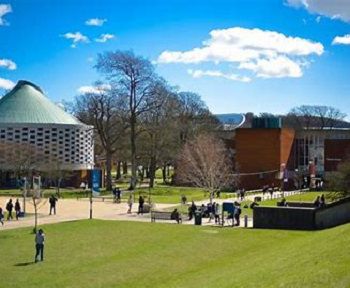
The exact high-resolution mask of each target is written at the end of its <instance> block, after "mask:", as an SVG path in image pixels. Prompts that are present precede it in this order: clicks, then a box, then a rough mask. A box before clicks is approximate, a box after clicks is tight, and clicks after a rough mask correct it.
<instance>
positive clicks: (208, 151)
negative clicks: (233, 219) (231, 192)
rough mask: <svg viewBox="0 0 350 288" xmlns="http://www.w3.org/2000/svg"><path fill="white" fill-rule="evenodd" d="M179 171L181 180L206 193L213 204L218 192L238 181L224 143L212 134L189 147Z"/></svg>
mask: <svg viewBox="0 0 350 288" xmlns="http://www.w3.org/2000/svg"><path fill="white" fill-rule="evenodd" d="M177 167H178V168H177V170H176V175H177V179H179V180H180V181H182V182H183V183H188V184H192V185H195V186H197V187H201V188H204V189H206V190H207V191H208V192H209V193H210V202H211V203H212V201H213V198H214V196H215V193H216V192H218V191H220V190H221V189H222V188H226V187H230V186H232V185H233V184H234V183H235V182H236V181H237V180H238V179H237V176H236V175H235V174H234V173H233V172H234V171H233V163H232V158H231V157H230V155H229V152H228V150H227V148H226V147H225V145H224V143H223V142H222V141H221V140H219V139H217V138H216V137H214V136H212V135H209V134H204V135H199V136H197V137H196V138H195V139H194V140H193V141H190V142H187V143H186V144H185V146H184V148H183V150H182V152H181V154H180V156H179V160H178V166H177Z"/></svg>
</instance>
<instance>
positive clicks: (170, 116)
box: [139, 82, 180, 188]
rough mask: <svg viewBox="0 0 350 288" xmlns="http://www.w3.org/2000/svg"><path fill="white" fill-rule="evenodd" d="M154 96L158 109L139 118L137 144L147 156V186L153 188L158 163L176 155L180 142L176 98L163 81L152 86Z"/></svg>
mask: <svg viewBox="0 0 350 288" xmlns="http://www.w3.org/2000/svg"><path fill="white" fill-rule="evenodd" d="M154 89H155V91H154V98H155V101H157V102H158V105H157V106H158V107H159V108H158V109H152V110H150V111H148V112H146V113H144V115H143V116H142V118H141V127H142V131H143V133H142V135H140V137H139V138H140V141H139V146H142V149H140V151H141V153H142V152H143V153H142V154H144V157H146V158H147V160H148V162H149V164H148V165H147V166H148V176H149V178H150V183H149V186H150V188H153V186H154V179H155V173H156V170H157V168H158V167H159V165H160V163H164V162H165V163H167V162H168V159H169V158H170V157H173V158H174V156H175V155H176V152H177V151H178V147H179V144H180V141H179V138H178V135H177V132H176V126H177V113H176V110H177V108H178V104H179V103H178V99H177V95H176V94H175V93H174V92H173V91H171V89H170V87H168V86H167V85H166V83H164V82H159V83H158V84H157V85H156V86H155V87H154Z"/></svg>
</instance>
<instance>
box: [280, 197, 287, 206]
mask: <svg viewBox="0 0 350 288" xmlns="http://www.w3.org/2000/svg"><path fill="white" fill-rule="evenodd" d="M280 206H287V200H286V198H284V197H283V198H282V200H281V202H280Z"/></svg>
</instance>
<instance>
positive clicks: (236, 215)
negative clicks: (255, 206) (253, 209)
mask: <svg viewBox="0 0 350 288" xmlns="http://www.w3.org/2000/svg"><path fill="white" fill-rule="evenodd" d="M241 213H242V209H241V204H239V203H238V202H235V211H234V214H233V216H234V220H236V226H239V225H240V216H241ZM234 220H233V219H232V223H233V221H234Z"/></svg>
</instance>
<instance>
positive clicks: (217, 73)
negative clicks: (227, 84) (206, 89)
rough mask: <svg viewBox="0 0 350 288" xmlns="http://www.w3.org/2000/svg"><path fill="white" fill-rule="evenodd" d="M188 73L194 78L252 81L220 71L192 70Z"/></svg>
mask: <svg viewBox="0 0 350 288" xmlns="http://www.w3.org/2000/svg"><path fill="white" fill-rule="evenodd" d="M187 73H188V74H190V75H191V76H192V77H193V78H201V77H203V76H211V77H220V78H225V79H228V80H234V81H240V82H250V81H251V79H250V78H249V77H246V76H239V75H237V74H227V73H223V72H221V71H218V70H205V71H204V70H200V69H197V70H192V69H188V70H187Z"/></svg>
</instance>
